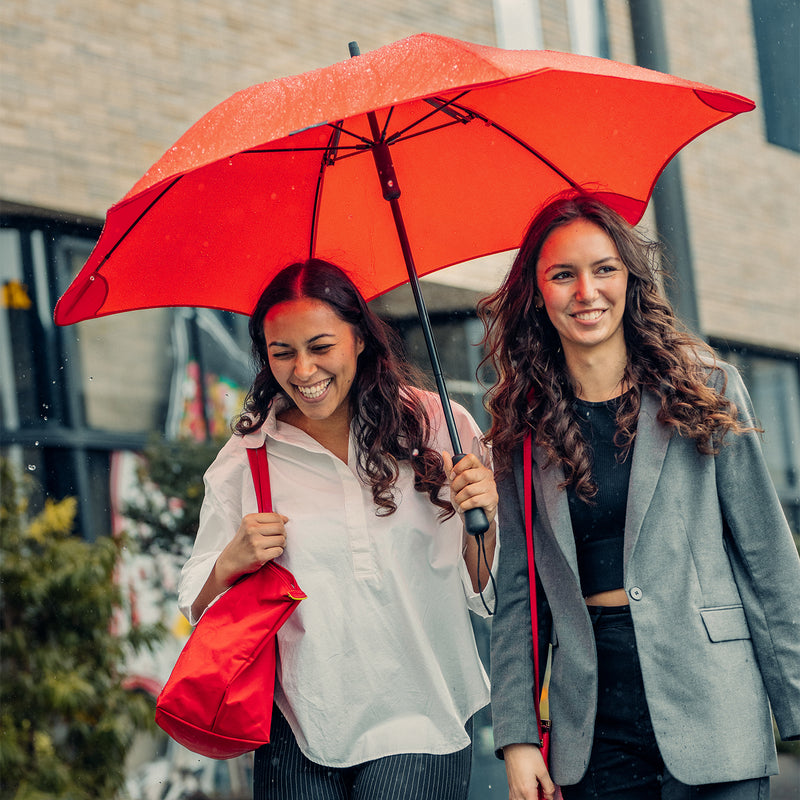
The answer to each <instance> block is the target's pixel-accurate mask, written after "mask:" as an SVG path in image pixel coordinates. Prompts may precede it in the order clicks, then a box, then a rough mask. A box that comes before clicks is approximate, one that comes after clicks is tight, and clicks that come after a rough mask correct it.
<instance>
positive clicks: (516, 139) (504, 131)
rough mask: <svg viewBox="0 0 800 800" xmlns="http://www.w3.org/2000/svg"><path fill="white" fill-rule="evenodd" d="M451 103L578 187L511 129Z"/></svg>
mask: <svg viewBox="0 0 800 800" xmlns="http://www.w3.org/2000/svg"><path fill="white" fill-rule="evenodd" d="M453 105H454V108H458V109H459V110H460V111H463V112H464V113H465V114H470V115H471V116H472V118H473V119H479V120H481V121H482V122H484V123H485V124H486V125H490V126H491V127H492V128H494V129H495V130H497V131H499V132H500V133H502V134H503V135H504V136H507V137H508V138H509V139H511V141H513V142H516V143H517V144H518V145H519V146H520V147H523V148H524V149H525V150H527V151H528V152H529V153H530V154H531V155H532V156H534V157H535V158H538V159H539V161H541V162H542V164H544V165H545V166H546V167H549V168H550V169H551V170H553V172H555V173H556V175H558V176H559V177H560V178H561V179H562V180H564V181H566V182H567V183H568V184H569V185H570V186H571V187H572V188H573V189H580V184H578V183H577V182H576V181H574V180H572V178H570V177H569V175H567V174H566V172H564V171H563V170H560V169H559V168H558V167H557V166H556V165H555V164H554V163H553V162H552V161H550V159H548V158H546V157H545V156H543V155H542V154H541V153H540V152H539V151H538V150H535V149H534V148H533V147H531V146H530V145H529V144H528V143H527V142H525V141H523V140H522V139H520V138H519V136H516V135H515V134H513V133H511V131H509V130H507V129H506V128H504V127H503V126H502V125H498V124H497V123H496V122H495V121H494V120H491V119H489V117H487V116H485V115H484V114H481V113H480V112H479V111H475V110H474V109H471V108H468V107H465V106H460V105H455V104H453Z"/></svg>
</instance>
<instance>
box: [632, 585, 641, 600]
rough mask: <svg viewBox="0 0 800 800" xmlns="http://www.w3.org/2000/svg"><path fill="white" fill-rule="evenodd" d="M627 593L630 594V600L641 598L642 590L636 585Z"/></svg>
mask: <svg viewBox="0 0 800 800" xmlns="http://www.w3.org/2000/svg"><path fill="white" fill-rule="evenodd" d="M628 594H629V595H630V596H631V600H641V599H642V597H643V594H642V590H641V589H640V588H639V587H638V586H634V587H633V588H632V589H631V590H630V591H629V592H628Z"/></svg>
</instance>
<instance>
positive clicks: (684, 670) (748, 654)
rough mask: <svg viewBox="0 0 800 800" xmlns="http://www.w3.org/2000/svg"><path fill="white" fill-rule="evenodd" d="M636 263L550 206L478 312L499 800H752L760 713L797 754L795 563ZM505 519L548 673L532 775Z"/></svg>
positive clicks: (731, 381)
mask: <svg viewBox="0 0 800 800" xmlns="http://www.w3.org/2000/svg"><path fill="white" fill-rule="evenodd" d="M655 257H656V248H655V245H654V244H653V243H651V242H649V241H648V240H647V239H645V238H644V237H643V236H642V235H641V234H640V233H639V232H638V231H637V230H636V229H635V228H633V227H632V226H631V225H629V224H628V223H627V222H626V221H625V220H624V219H623V218H622V217H620V216H619V215H618V214H617V213H616V212H614V211H613V210H612V209H611V208H609V207H608V206H607V205H605V204H604V203H603V202H601V201H600V200H599V199H598V198H596V197H594V196H592V195H588V194H580V193H573V194H571V195H568V196H561V197H559V198H557V199H555V200H554V201H553V202H551V203H549V204H548V205H547V206H545V207H544V208H543V209H542V210H541V211H540V212H539V213H538V214H537V215H536V217H535V218H534V219H533V221H532V222H531V224H530V226H529V228H528V231H527V233H526V235H525V238H524V240H523V242H522V246H521V248H520V250H519V253H518V255H517V257H516V260H515V261H514V264H513V266H512V268H511V271H510V273H509V275H508V277H507V278H506V280H505V282H504V283H503V285H502V286H501V287H500V288H499V289H498V290H497V291H496V292H495V293H494V294H492V295H491V296H490V297H488V298H486V299H485V300H483V301H482V302H481V304H480V306H479V313H480V314H481V316H482V318H483V320H484V322H485V324H486V328H487V334H486V346H487V352H488V356H487V360H488V361H489V362H490V363H491V364H492V365H493V366H494V368H495V370H496V372H497V376H498V377H497V382H496V384H495V386H494V387H493V388H492V389H491V390H490V392H489V394H488V398H487V400H488V407H489V409H490V411H491V413H492V427H491V430H490V431H489V434H488V436H487V439H488V440H489V441H490V443H491V444H492V447H493V455H494V461H495V466H496V469H497V477H498V491H499V495H500V520H501V524H502V528H503V547H502V549H501V551H500V556H499V565H498V578H497V584H498V598H499V599H498V608H497V614H496V616H495V618H494V621H493V625H492V717H493V720H494V725H495V745H496V746H497V747H498V750H499V751H500V752H502V754H503V756H504V758H505V761H506V771H507V773H508V779H509V787H510V790H511V793H510V797H511V798H512V799H513V800H526V799H527V798H531V800H532V799H533V798H536V797H537V791H538V790H539V789H540V788H541V790H542V791H543V792H544V794H545V796H546V797H552V796H553V792H554V784H553V781H555V782H556V783H558V784H559V785H561V787H562V793H563V797H564V800H584V799H585V798H599V797H603V798H614V799H615V800H618V799H619V798H642V800H643V799H644V798H648V799H649V798H659V797H662V796H663V797H664V798H667V797H669V798H684V797H686V798H688V797H689V796H690V793H691V796H692V797H712V796H713V797H714V798H718V799H719V800H722V799H723V798H725V800H734V798H737V799H739V798H742V800H743V799H744V798H763V797H765V796H766V795H765V794H764V793H765V792H766V791H768V778H767V777H766V776H768V775H769V774H771V773H773V772H775V771H776V770H777V761H776V757H775V746H774V739H773V734H772V723H771V718H770V703H771V704H772V711H773V713H774V714H775V718H776V720H777V722H778V726H779V729H780V731H781V733H782V734H783V735H784V737H785V738H795V737H800V617H798V615H797V614H796V613H795V610H796V609H797V608H800V560H798V554H797V550H796V549H795V547H794V544H793V541H792V538H791V534H790V532H789V528H788V525H787V523H786V519H785V517H784V515H783V513H782V509H781V506H780V503H779V501H778V498H777V495H776V493H775V490H774V488H773V486H772V483H771V480H770V477H769V474H768V471H767V467H766V464H765V462H764V458H763V455H762V453H761V447H760V440H759V430H760V429H759V428H758V425H757V423H756V421H755V417H754V414H753V410H752V406H751V403H750V398H749V397H748V395H747V391H746V389H745V387H744V385H743V383H742V381H741V379H740V377H739V375H738V373H737V372H736V370H735V369H734V368H733V367H732V366H730V365H728V364H725V363H723V362H720V361H717V360H716V358H715V356H714V353H713V351H712V350H711V349H710V348H709V347H708V346H707V345H706V344H705V343H704V342H702V341H701V340H700V339H698V338H697V337H695V336H693V335H692V334H690V333H688V332H686V331H685V330H683V329H682V328H681V327H680V326H679V324H678V322H677V320H676V318H675V315H674V313H673V311H672V309H671V307H670V305H669V303H668V302H667V301H666V300H665V299H664V298H663V296H662V295H661V291H660V288H659V283H658V272H657V270H656V268H655V263H654V262H655ZM527 437H530V442H531V449H530V453H531V457H530V462H531V463H530V464H529V465H528V466H529V468H530V469H529V470H528V469H526V465H525V463H524V461H523V452H524V451H525V448H524V447H523V442H524V441H525V440H526V438H527ZM526 475H530V476H531V478H530V481H531V483H532V486H531V487H530V488H531V489H532V490H533V491H532V496H533V497H534V501H533V503H532V505H533V508H528V509H525V492H524V491H523V489H524V482H525V481H526V480H527V478H526V477H525V476H526ZM526 513H527V514H532V525H533V544H534V550H535V553H536V579H537V583H538V584H539V585H540V588H541V590H542V591H541V592H540V595H539V596H537V599H538V601H539V618H540V619H539V631H540V645H541V647H540V652H543V653H547V650H548V646H551V649H550V652H551V655H552V663H551V678H550V686H549V695H548V697H549V707H550V712H551V719H552V725H553V728H552V739H551V754H550V765H549V766H550V769H549V772H548V770H547V768H546V767H545V764H544V761H543V759H542V756H541V754H540V751H539V748H538V733H537V728H536V717H535V709H534V706H533V691H532V688H533V670H532V668H531V662H532V652H533V651H532V638H531V637H532V634H531V619H530V603H529V597H528V592H529V588H528V587H529V580H530V577H529V573H528V566H527V555H526V542H525V521H524V517H525V514H526ZM790 609H791V610H790ZM522 631H527V638H525V636H524V635H522V634H521V632H522ZM541 666H542V669H541V674H544V665H541ZM662 791H663V795H662Z"/></svg>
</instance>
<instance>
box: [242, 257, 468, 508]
mask: <svg viewBox="0 0 800 800" xmlns="http://www.w3.org/2000/svg"><path fill="white" fill-rule="evenodd" d="M300 298H309V299H312V300H318V301H320V302H323V303H326V304H327V305H328V306H330V308H331V309H332V310H333V311H334V312H335V313H336V315H337V316H338V317H339V318H340V319H341V320H343V321H344V322H346V323H348V324H349V325H352V326H353V328H354V329H355V331H356V333H357V334H358V335H359V336H360V337H361V339H362V340H363V342H364V350H363V351H362V352H361V354H360V355H359V356H358V366H357V370H356V377H355V380H354V381H353V385H352V387H351V389H350V404H351V413H352V418H353V430H354V433H355V439H356V444H357V450H358V453H359V460H358V464H357V469H358V473H359V475H360V476H361V478H362V480H364V481H365V482H366V483H368V484H369V485H370V486H371V487H372V497H373V499H374V501H375V505H376V506H377V507H378V508H377V511H376V513H377V514H378V515H380V516H385V515H389V514H393V513H394V512H395V511H396V510H397V501H396V499H395V496H394V492H393V487H394V483H395V481H396V480H397V477H398V474H399V470H400V462H401V461H408V462H409V463H410V464H411V467H412V469H413V470H414V488H415V489H416V490H417V491H418V492H422V493H427V494H428V496H429V498H430V501H431V502H432V503H433V504H434V505H435V506H437V507H439V508H440V509H441V512H440V515H441V517H442V518H447V517H450V516H452V515H453V514H454V509H453V507H452V505H451V504H450V503H449V502H448V501H446V500H443V499H440V497H439V491H440V489H441V488H442V487H443V486H444V484H445V482H446V479H445V474H444V466H443V463H442V457H441V455H440V454H439V453H438V452H437V451H436V450H434V449H432V448H430V447H428V445H427V442H428V440H429V435H430V420H429V418H428V414H427V412H426V410H425V407H424V404H423V403H421V402H420V401H419V398H418V396H417V395H418V391H417V389H416V387H417V386H419V385H420V384H421V376H420V375H419V374H418V373H417V372H416V371H415V370H414V369H413V368H412V367H411V366H410V365H409V364H408V363H407V362H406V361H405V360H404V359H403V358H401V357H400V356H399V355H398V354H399V352H400V345H399V341H398V338H397V336H396V334H395V333H394V331H393V330H392V329H391V328H390V327H389V326H388V325H386V324H385V323H384V322H383V321H382V320H381V319H379V318H378V317H377V316H376V315H375V314H374V313H373V312H372V311H371V310H370V309H369V307H368V306H367V304H366V302H365V301H364V298H363V297H362V296H361V293H360V292H359V291H358V289H357V288H356V286H355V284H354V283H353V282H352V281H351V280H350V278H349V277H348V276H347V275H346V274H345V273H344V271H343V270H341V269H340V268H339V267H337V266H336V265H335V264H331V263H330V262H328V261H323V260H321V259H316V258H312V259H309V260H308V261H303V262H298V263H295V264H291V265H289V266H287V267H285V268H284V269H283V270H281V272H279V273H278V274H277V275H276V276H275V277H274V278H273V279H272V281H271V282H270V283H269V285H268V286H267V288H266V289H265V290H264V291H263V293H262V294H261V297H260V298H259V300H258V303H257V304H256V307H255V310H254V311H253V313H252V315H251V316H250V323H249V330H250V340H251V342H252V353H253V358H254V359H255V361H256V364H257V365H258V369H259V372H258V375H257V376H256V379H255V381H254V382H253V385H252V387H251V388H250V391H249V392H248V394H247V397H246V399H245V403H244V410H243V412H242V414H241V415H240V416H239V417H238V419H237V420H236V422H235V424H234V431H235V432H236V433H238V434H240V435H244V434H247V433H252V432H253V431H256V430H258V429H259V428H260V427H261V425H262V423H263V421H264V420H265V419H266V418H267V414H268V412H269V408H270V405H271V404H272V402H273V400H274V399H275V398H276V397H277V396H278V395H280V396H281V397H284V398H286V394H285V393H284V392H283V391H282V390H281V387H280V385H279V383H278V382H277V381H276V380H275V377H274V376H273V374H272V370H271V369H270V367H269V357H268V354H267V344H266V341H265V339H264V319H265V318H266V316H267V313H268V312H269V310H270V309H271V308H272V307H273V306H276V305H277V304H278V303H283V302H285V301H287V300H298V299H300ZM286 399H287V400H288V398H286ZM290 402H291V401H290Z"/></svg>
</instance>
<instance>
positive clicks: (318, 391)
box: [294, 378, 333, 400]
mask: <svg viewBox="0 0 800 800" xmlns="http://www.w3.org/2000/svg"><path fill="white" fill-rule="evenodd" d="M332 380H333V378H326V379H325V380H324V381H319V382H317V383H312V384H311V386H297V385H296V384H295V387H294V388H295V389H297V391H298V392H299V393H300V395H301V396H302V397H304V398H305V399H306V400H316V399H317V398H318V397H321V396H322V395H323V394H325V390H326V389H327V388H328V386H330V383H331V381H332Z"/></svg>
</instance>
